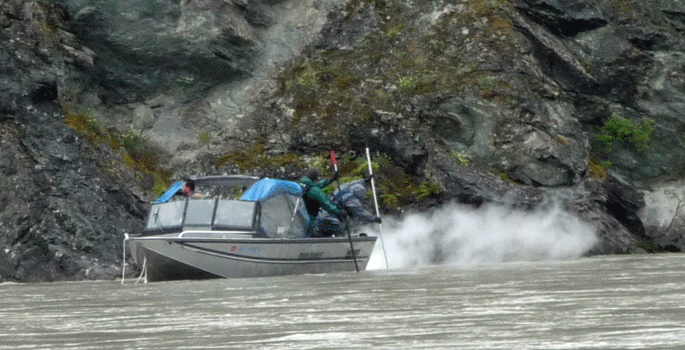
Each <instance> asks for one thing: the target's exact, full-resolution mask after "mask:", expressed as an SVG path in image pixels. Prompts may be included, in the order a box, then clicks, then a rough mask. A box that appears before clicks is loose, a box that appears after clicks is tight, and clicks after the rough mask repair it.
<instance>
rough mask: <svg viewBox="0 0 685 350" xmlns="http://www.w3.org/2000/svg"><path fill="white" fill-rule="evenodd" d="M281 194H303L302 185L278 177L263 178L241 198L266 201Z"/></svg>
mask: <svg viewBox="0 0 685 350" xmlns="http://www.w3.org/2000/svg"><path fill="white" fill-rule="evenodd" d="M279 194H291V195H294V196H298V197H300V196H302V187H301V186H300V184H298V183H297V182H292V181H287V180H276V179H261V180H259V181H257V182H255V184H254V185H252V187H250V188H249V189H248V190H247V191H246V192H245V193H244V194H243V195H242V197H240V200H244V201H259V202H261V201H264V200H265V199H268V198H271V197H274V196H276V195H279Z"/></svg>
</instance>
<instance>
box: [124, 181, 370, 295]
mask: <svg viewBox="0 0 685 350" xmlns="http://www.w3.org/2000/svg"><path fill="white" fill-rule="evenodd" d="M193 180H194V181H195V186H196V187H197V188H200V189H201V190H200V191H199V192H203V193H205V194H204V195H203V196H202V197H201V198H185V197H181V198H179V199H176V198H175V197H178V196H175V194H176V193H177V191H178V190H179V189H180V187H181V185H182V182H178V183H175V184H174V185H172V186H171V188H170V189H169V191H167V193H165V194H164V195H162V196H161V197H160V198H158V199H157V200H156V201H154V202H152V204H151V208H150V213H149V216H148V219H147V225H146V227H145V229H144V230H143V231H142V232H141V233H138V234H130V235H129V234H126V237H125V239H124V266H125V264H126V263H125V261H126V254H127V251H126V247H127V246H128V247H129V252H130V253H131V255H132V257H133V260H134V261H135V263H136V265H137V266H138V267H139V268H140V270H141V276H144V277H145V280H146V281H167V280H179V279H208V278H239V277H261V276H277V275H287V274H319V273H329V272H338V271H354V270H355V269H357V270H364V269H366V265H367V264H368V261H369V257H370V255H371V252H372V251H373V247H374V244H375V242H376V237H373V236H366V235H365V234H363V233H362V234H359V233H357V234H354V235H350V236H349V237H348V236H347V235H345V236H341V237H321V238H314V237H308V236H307V227H308V225H309V222H308V221H309V217H308V215H307V211H306V209H305V207H304V202H303V200H302V187H301V186H300V184H298V183H296V182H292V181H285V180H277V179H268V178H266V179H259V178H256V177H250V176H237V175H234V176H211V177H200V178H196V179H193ZM205 189H208V190H206V191H205ZM122 282H123V277H122Z"/></svg>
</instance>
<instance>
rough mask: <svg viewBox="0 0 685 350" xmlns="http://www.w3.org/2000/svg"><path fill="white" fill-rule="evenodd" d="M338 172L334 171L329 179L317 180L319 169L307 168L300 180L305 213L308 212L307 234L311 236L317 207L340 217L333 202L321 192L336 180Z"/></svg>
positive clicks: (317, 210) (317, 213) (317, 212)
mask: <svg viewBox="0 0 685 350" xmlns="http://www.w3.org/2000/svg"><path fill="white" fill-rule="evenodd" d="M338 176H339V174H338V173H337V172H336V173H335V175H333V177H332V178H330V179H324V180H321V181H319V171H318V170H316V169H309V170H307V172H306V173H305V176H304V177H303V178H302V179H301V180H300V184H301V185H302V198H303V200H304V205H305V207H306V208H307V214H309V227H308V229H307V234H308V235H309V236H312V235H314V234H315V232H314V228H315V225H314V222H315V219H316V216H317V215H319V209H321V208H323V210H325V211H327V212H329V213H331V214H333V215H335V216H336V217H340V214H341V213H340V210H339V209H338V207H336V206H335V204H333V203H331V201H330V200H328V196H326V194H325V193H323V191H322V190H323V189H324V188H326V187H328V186H329V185H330V184H332V183H333V181H335V180H337V178H338Z"/></svg>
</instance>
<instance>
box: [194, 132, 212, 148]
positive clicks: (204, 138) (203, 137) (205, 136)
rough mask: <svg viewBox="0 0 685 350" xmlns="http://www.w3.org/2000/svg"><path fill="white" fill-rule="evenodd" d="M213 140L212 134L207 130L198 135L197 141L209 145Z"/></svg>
mask: <svg viewBox="0 0 685 350" xmlns="http://www.w3.org/2000/svg"><path fill="white" fill-rule="evenodd" d="M211 142H212V134H211V133H209V132H208V131H207V132H203V133H200V134H199V135H197V143H198V145H200V147H202V146H207V147H209V144H210V143H211Z"/></svg>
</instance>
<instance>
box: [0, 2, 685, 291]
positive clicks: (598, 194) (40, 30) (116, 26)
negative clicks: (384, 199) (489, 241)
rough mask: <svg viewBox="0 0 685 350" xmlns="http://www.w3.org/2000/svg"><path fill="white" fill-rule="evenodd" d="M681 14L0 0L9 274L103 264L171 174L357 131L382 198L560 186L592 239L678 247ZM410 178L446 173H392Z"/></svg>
mask: <svg viewBox="0 0 685 350" xmlns="http://www.w3.org/2000/svg"><path fill="white" fill-rule="evenodd" d="M684 18H685V4H683V3H682V2H681V1H679V0H649V1H643V2H640V3H638V2H635V1H622V0H574V1H554V0H442V1H430V2H427V1H419V0H415V1H412V0H397V1H389V0H345V1H334V0H282V1H278V0H202V1H183V0H181V1H173V0H158V1H145V0H126V1H115V2H112V1H89V2H83V1H71V0H50V1H48V0H44V1H36V0H24V1H21V0H9V1H5V2H3V3H2V4H0V42H2V45H0V67H2V69H0V150H1V152H2V158H0V187H1V189H2V191H0V196H2V198H0V241H1V242H2V244H3V246H4V249H3V251H0V280H20V281H30V280H58V279H82V278H111V277H113V276H116V275H117V274H118V273H120V265H121V241H122V239H123V233H124V232H130V231H135V230H139V229H140V227H141V225H142V222H143V219H144V215H145V209H146V208H145V203H146V202H148V201H149V200H150V199H151V198H152V197H153V193H152V188H153V185H154V183H157V184H159V183H160V182H164V180H165V179H168V178H169V177H173V178H177V177H181V176H185V175H200V174H217V173H225V172H228V173H233V172H238V171H240V172H250V173H254V174H260V175H271V176H283V177H291V178H292V177H295V176H297V174H298V172H299V170H300V169H301V168H302V167H304V166H308V165H310V164H307V161H308V160H311V159H312V158H313V156H316V155H320V154H322V153H325V152H326V151H327V150H329V149H331V148H336V149H340V150H349V151H350V152H354V151H356V152H360V151H362V150H363V148H364V147H365V146H367V145H368V146H369V147H371V149H373V150H374V151H375V152H379V153H380V154H383V155H385V157H387V159H388V163H387V164H385V165H384V169H385V170H383V171H381V172H380V173H379V179H378V181H379V185H380V188H381V191H385V193H384V194H386V195H388V196H389V197H392V196H395V197H399V199H397V198H396V199H397V201H395V202H392V203H393V205H388V206H386V208H385V210H386V212H387V213H389V214H392V213H395V210H396V208H397V206H398V205H399V206H402V207H403V208H405V209H406V208H416V209H422V208H423V209H425V208H427V207H430V206H432V205H435V204H438V203H443V202H448V201H459V202H464V203H471V204H474V205H480V204H483V203H490V202H494V203H502V204H505V205H509V206H515V207H521V208H535V207H539V206H545V205H547V203H550V202H555V201H559V202H563V203H564V207H565V209H566V210H567V211H569V212H571V213H574V214H575V215H577V216H579V217H580V218H583V219H584V220H586V221H588V222H590V223H592V224H593V225H594V226H595V227H596V228H597V232H598V235H599V237H600V243H599V244H598V245H597V246H595V248H594V249H593V250H592V251H591V252H590V254H611V253H634V252H641V251H645V250H656V251H659V250H675V251H682V250H683V248H684V247H685V242H684V239H683V237H684V236H683V235H684V232H683V230H682V228H681V227H682V217H681V213H680V210H679V209H680V207H681V202H682V199H683V198H685V192H683V190H682V186H680V182H679V181H680V180H681V177H682V169H683V168H684V165H685V162H684V161H683V159H685V158H684V157H683V155H684V154H683V153H685V142H684V140H683V130H685V119H684V118H685V107H684V106H685V104H683V101H685V83H684V82H685V76H684V75H683V74H684V73H683V70H682V67H683V66H684V65H685V55H684V54H683V52H684V51H683V48H684V45H683V44H684V38H683V34H682V33H683V30H685V20H683V19H684ZM155 179H156V180H155ZM397 179H402V181H404V182H403V183H404V184H398V183H397V181H396V180H397ZM421 183H425V184H433V185H435V186H437V188H438V190H434V191H430V192H428V193H424V194H425V195H421V196H416V195H415V196H413V197H412V196H411V195H409V196H404V197H402V196H401V195H400V194H398V193H400V192H402V191H407V189H406V187H412V186H416V185H417V184H421ZM410 192H411V191H410ZM664 199H666V200H667V202H666V203H665V204H664ZM398 201H399V202H398ZM659 202H660V204H659ZM655 203H656V204H655Z"/></svg>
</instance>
